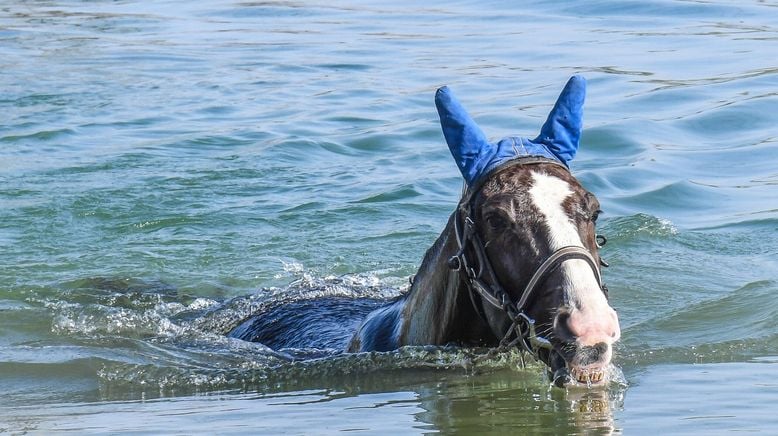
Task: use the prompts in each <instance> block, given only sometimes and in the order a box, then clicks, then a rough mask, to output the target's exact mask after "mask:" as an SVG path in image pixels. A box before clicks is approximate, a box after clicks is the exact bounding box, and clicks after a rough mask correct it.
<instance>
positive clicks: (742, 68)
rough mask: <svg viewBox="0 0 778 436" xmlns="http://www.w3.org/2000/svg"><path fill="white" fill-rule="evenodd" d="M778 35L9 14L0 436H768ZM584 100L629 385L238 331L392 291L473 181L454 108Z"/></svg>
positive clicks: (206, 4) (504, 119)
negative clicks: (282, 312)
mask: <svg viewBox="0 0 778 436" xmlns="http://www.w3.org/2000/svg"><path fill="white" fill-rule="evenodd" d="M777 40H778V9H776V5H775V4H773V3H770V2H758V1H742V2H734V1H716V2H706V3H702V2H692V1H653V2H637V1H597V2H524V3H522V4H521V5H520V6H516V5H513V6H508V5H505V4H503V2H470V1H465V2H456V3H453V4H451V3H450V2H449V3H441V2H425V3H424V4H423V5H419V4H417V3H414V2H405V1H401V2H395V3H394V4H393V5H390V6H387V5H385V4H383V3H380V2H339V3H338V4H337V5H335V6H333V5H329V4H325V3H312V2H303V3H297V2H223V1H213V0H198V1H190V2H183V3H182V2H178V1H159V2H139V1H134V0H126V1H120V2H104V1H98V2H84V1H76V0H50V1H34V2H21V1H11V2H6V3H4V4H3V5H2V6H0V55H1V56H0V113H3V114H4V115H3V116H2V117H0V250H1V251H2V255H1V256H0V404H2V406H0V407H1V409H0V431H10V432H17V433H21V432H25V431H28V432H33V433H36V432H37V433H49V432H51V431H56V430H59V431H66V430H68V431H74V432H78V433H105V432H123V431H134V432H141V433H196V432H206V431H207V432H212V431H216V430H218V431H220V432H223V433H246V432H254V433H257V432H259V433H261V432H265V433H283V432H286V433H292V434H299V433H310V432H316V433H324V434H334V433H341V432H346V431H348V432H368V433H391V434H397V433H403V434H406V433H408V434H418V433H435V432H443V433H463V434H467V433H478V434H485V433H500V434H505V433H506V432H508V433H510V432H515V433H531V432H536V433H548V434H560V433H561V434H564V433H587V434H589V433H593V434H610V433H614V432H616V433H618V432H625V433H628V434H642V433H657V432H659V433H662V434H668V433H685V434H690V433H695V434H696V433H701V432H704V433H706V434H716V433H727V432H730V431H762V432H768V433H769V432H771V431H773V430H774V429H775V427H776V424H778V418H776V416H775V413H772V409H773V408H774V407H773V405H774V398H775V392H776V383H775V382H774V380H775V379H776V376H777V375H778V365H777V364H776V356H778V321H776V320H778V308H777V307H778V306H776V305H775V304H774V296H775V295H776V292H777V291H778V278H777V277H778V261H776V260H775V259H778V236H777V235H778V232H777V231H776V230H778V195H776V185H778V170H776V164H775V163H776V158H775V153H776V152H775V150H776V145H777V144H776V142H778V139H776V138H778V137H777V136H776V132H775V125H776V116H775V114H776V113H778V97H777V94H776V89H778V88H777V85H778V80H776V79H777V78H778V74H777V73H778V66H776V62H775V59H778V44H777ZM572 74H583V75H585V76H586V77H587V79H588V83H589V90H588V96H587V103H586V115H585V120H584V127H585V130H584V134H583V139H582V147H581V150H580V152H579V155H578V157H577V158H576V161H575V162H574V165H573V172H574V174H575V175H576V176H578V177H579V179H580V180H581V181H582V182H583V184H584V185H585V186H586V187H587V188H588V189H590V190H591V191H593V192H594V193H596V194H597V195H598V197H599V199H600V201H601V203H602V205H603V210H604V211H605V213H604V214H603V215H602V218H601V224H600V230H601V232H602V233H603V234H605V235H606V236H608V238H609V242H608V245H607V246H606V247H605V249H604V251H603V256H604V257H605V258H606V259H607V260H608V261H609V262H610V264H611V265H612V266H611V268H609V269H608V270H607V271H605V279H606V281H607V282H608V285H609V288H610V290H611V299H612V304H613V306H614V307H615V308H616V309H617V310H618V312H619V314H620V319H621V324H622V331H623V334H622V341H621V343H620V345H619V346H618V348H617V356H616V359H615V363H616V364H617V366H618V367H619V368H620V370H621V371H622V372H623V374H624V378H625V381H626V383H627V384H628V385H629V387H625V386H624V385H623V384H619V383H616V384H613V385H612V386H611V387H610V388H609V389H608V390H605V391H587V390H583V391H564V390H560V389H553V388H550V387H549V386H548V382H547V380H546V379H545V378H544V376H543V371H542V368H541V367H540V366H538V365H532V364H531V365H529V366H527V367H526V368H522V367H521V365H520V363H521V361H520V359H519V358H518V356H516V355H508V356H503V357H501V358H499V359H496V360H491V361H486V362H482V361H480V360H479V359H478V356H477V353H476V354H474V353H475V352H474V351H473V352H471V351H467V350H455V349H447V348H442V349H436V348H428V347H420V348H410V349H405V350H401V351H399V352H395V353H374V354H369V355H362V356H344V355H339V354H337V353H335V352H334V351H332V350H330V351H326V350H325V352H321V351H316V350H287V351H285V352H274V351H272V350H269V349H267V348H266V347H263V346H262V345H261V344H247V343H243V342H241V341H237V340H233V339H228V338H226V337H225V336H224V332H226V331H227V330H228V329H229V328H230V327H231V326H234V325H235V323H236V322H238V321H239V320H240V319H241V318H242V317H245V316H246V315H247V314H249V313H252V311H255V310H257V309H258V308H261V307H262V305H263V304H268V302H271V301H295V300H296V299H299V298H307V297H310V296H355V295H356V296H364V297H371V298H390V297H392V296H395V295H397V294H398V293H399V292H402V290H404V289H405V287H406V286H407V279H408V276H409V275H411V274H413V273H414V272H415V269H416V268H417V267H418V265H419V262H420V260H421V257H422V255H423V253H424V251H425V250H426V248H427V247H429V246H430V244H431V243H432V242H433V241H434V240H435V238H436V237H437V235H438V233H439V232H440V231H441V230H442V228H443V225H444V223H445V221H446V219H447V217H448V215H449V214H450V213H451V211H452V210H453V208H454V205H455V203H456V201H457V198H458V195H459V190H460V187H461V181H460V176H459V174H458V171H457V169H456V167H455V165H454V162H453V161H452V159H451V158H450V156H449V153H448V151H447V149H446V147H445V143H444V141H443V138H442V135H441V133H440V130H439V125H438V121H437V113H436V111H435V108H434V105H433V102H432V98H433V93H434V90H435V89H436V88H437V87H439V86H441V85H444V84H447V85H449V86H451V87H452V88H453V89H454V90H455V91H456V92H457V95H458V96H459V97H460V99H461V100H463V101H464V102H466V104H467V106H468V108H469V110H470V111H471V112H472V114H473V116H474V117H475V118H476V119H477V120H478V122H479V123H480V124H481V125H482V126H483V128H484V129H485V130H486V131H487V132H488V134H489V135H490V136H493V137H500V136H504V135H508V134H517V133H518V134H522V135H526V136H532V135H534V134H535V133H536V132H537V130H538V129H539V126H540V124H541V123H542V121H543V119H544V117H545V115H546V114H547V112H548V110H549V107H550V105H551V104H552V103H553V101H554V98H555V97H556V95H557V93H558V91H559V89H560V88H561V86H563V84H564V82H565V81H566V80H567V78H568V77H569V76H570V75H572ZM306 353H308V354H306Z"/></svg>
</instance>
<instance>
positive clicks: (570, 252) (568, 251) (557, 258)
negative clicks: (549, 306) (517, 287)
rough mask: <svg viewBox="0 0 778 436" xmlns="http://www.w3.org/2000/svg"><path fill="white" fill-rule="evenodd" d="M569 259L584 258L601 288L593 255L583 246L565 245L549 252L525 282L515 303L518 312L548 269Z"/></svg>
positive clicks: (600, 278)
mask: <svg viewBox="0 0 778 436" xmlns="http://www.w3.org/2000/svg"><path fill="white" fill-rule="evenodd" d="M571 259H581V260H585V261H586V263H588V264H589V266H590V267H591V268H592V271H593V272H594V277H595V278H597V285H598V286H599V287H600V288H602V276H601V275H600V270H599V268H597V261H595V260H594V257H593V256H592V254H591V253H589V250H587V249H585V248H583V247H577V246H572V245H571V246H567V247H562V248H560V249H558V250H556V251H554V252H553V253H551V256H549V257H548V258H547V259H546V260H545V261H543V263H542V264H540V266H539V267H538V269H537V270H535V274H533V275H532V278H531V279H530V280H529V282H528V283H527V286H526V287H525V288H524V292H522V294H521V298H520V299H519V301H518V303H516V309H518V310H519V312H524V308H525V306H526V305H527V301H529V298H530V297H531V296H532V293H533V292H534V291H535V288H536V287H537V286H538V284H539V283H540V282H541V281H542V280H543V279H544V278H545V276H546V274H547V273H548V272H550V271H552V270H553V269H554V268H555V267H556V266H557V265H559V264H561V263H562V262H564V261H566V260H571Z"/></svg>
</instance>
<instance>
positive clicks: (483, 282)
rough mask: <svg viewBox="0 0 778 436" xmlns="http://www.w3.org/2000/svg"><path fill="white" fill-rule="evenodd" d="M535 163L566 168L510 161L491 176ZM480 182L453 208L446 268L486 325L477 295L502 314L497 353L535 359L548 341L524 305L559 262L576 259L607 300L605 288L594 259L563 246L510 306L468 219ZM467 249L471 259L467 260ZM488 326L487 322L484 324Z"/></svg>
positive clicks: (602, 240)
mask: <svg viewBox="0 0 778 436" xmlns="http://www.w3.org/2000/svg"><path fill="white" fill-rule="evenodd" d="M539 163H551V164H555V165H559V166H560V167H562V168H565V170H567V167H565V166H563V165H562V164H560V163H559V162H557V161H554V160H551V159H546V158H539V157H538V158H536V157H527V158H520V159H514V160H511V161H509V162H507V163H506V164H505V165H503V166H501V167H498V168H497V169H495V170H494V171H493V172H492V174H496V173H498V172H501V171H504V170H506V169H507V168H509V167H513V166H515V165H532V164H539ZM483 183H484V182H483V181H482V182H481V183H480V184H478V185H476V186H474V187H473V188H471V189H467V190H466V191H465V192H464V193H463V196H462V200H461V201H460V203H459V207H457V212H456V216H455V218H454V233H455V234H456V238H457V245H458V248H459V249H458V251H457V253H456V254H455V255H454V256H452V257H451V258H449V260H448V266H449V268H450V269H451V270H453V271H458V272H459V273H460V274H462V276H463V279H464V281H465V283H466V284H467V288H468V289H469V291H470V292H469V294H470V299H471V301H472V303H473V306H474V307H475V309H476V313H478V314H479V316H481V318H482V319H483V320H484V321H485V322H486V316H485V314H484V313H483V308H482V307H479V305H478V304H476V295H478V296H479V297H480V298H481V300H482V301H486V302H487V303H489V304H491V305H492V306H494V307H495V308H497V309H500V310H501V311H503V312H504V313H505V314H506V316H507V317H508V319H509V320H510V322H511V325H510V327H509V328H508V331H507V332H506V333H505V335H504V336H503V338H502V339H501V340H500V345H499V346H498V349H500V350H504V349H508V348H512V347H514V346H521V348H523V349H524V350H525V351H527V352H528V353H529V354H530V355H532V356H534V357H535V358H536V359H537V358H538V351H539V350H541V349H546V350H551V349H552V348H553V347H552V344H551V341H549V340H548V339H546V338H544V337H543V336H539V335H538V334H537V332H536V331H535V320H534V319H532V318H531V317H530V316H529V315H528V314H527V302H528V301H529V300H530V298H531V297H532V295H533V294H534V293H535V291H536V290H537V288H538V285H539V284H540V283H542V282H543V280H544V279H545V278H546V277H547V276H548V275H549V274H550V273H551V272H552V271H553V270H555V269H556V268H557V267H558V266H559V265H561V264H562V262H564V261H566V260H571V259H580V260H584V261H586V263H587V264H588V265H589V266H590V267H591V269H592V271H593V272H594V276H595V278H596V279H597V284H598V285H599V286H600V289H602V291H603V293H605V296H606V297H607V296H608V288H607V287H606V286H605V284H604V283H603V282H602V276H601V274H600V269H599V268H598V261H596V260H595V259H594V256H592V254H591V253H590V252H589V250H587V249H586V248H583V247H577V246H567V247H562V248H560V249H558V250H556V251H554V252H553V253H551V255H549V256H548V257H547V258H546V259H545V260H544V261H543V263H541V264H540V266H538V268H537V269H536V270H535V272H534V273H533V274H532V277H531V278H530V280H529V282H527V285H526V286H525V287H524V290H523V292H522V293H521V296H520V298H519V299H518V301H516V302H514V301H513V300H512V299H511V298H510V296H509V295H508V293H507V292H505V290H504V289H503V288H502V286H501V285H500V282H499V280H498V279H497V276H496V275H495V273H494V269H493V268H492V264H491V262H490V261H489V257H488V256H487V254H486V248H485V246H484V244H483V243H482V242H481V238H480V236H479V235H478V232H477V231H476V228H475V222H474V221H473V219H472V216H474V213H473V212H474V211H473V199H474V198H475V196H476V194H477V193H478V192H479V191H480V189H481V187H482V185H483ZM605 241H606V239H605V238H604V237H603V236H600V235H597V244H598V246H602V245H605ZM468 248H470V250H469V251H470V252H472V253H473V254H474V255H475V257H474V258H472V259H469V258H468ZM599 263H600V264H601V265H603V266H607V264H606V263H605V262H603V261H602V260H600V261H599ZM487 325H488V322H487Z"/></svg>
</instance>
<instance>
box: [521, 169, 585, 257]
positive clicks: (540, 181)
mask: <svg viewBox="0 0 778 436" xmlns="http://www.w3.org/2000/svg"><path fill="white" fill-rule="evenodd" d="M532 180H533V186H532V188H530V190H529V194H530V197H531V199H532V203H533V204H534V206H535V208H536V209H537V210H538V212H539V213H540V215H541V216H542V217H543V221H544V222H545V224H546V226H547V228H548V231H549V239H550V241H549V244H550V248H551V249H552V250H558V249H560V248H562V247H565V246H583V244H582V241H581V237H580V235H579V234H578V228H577V226H576V225H574V223H573V220H572V217H571V216H570V215H569V214H570V204H569V199H570V198H571V197H573V196H574V194H575V193H576V191H578V190H579V188H578V187H577V186H575V185H573V184H572V183H570V181H569V180H565V179H562V178H560V177H556V176H553V175H550V174H546V173H541V172H533V173H532Z"/></svg>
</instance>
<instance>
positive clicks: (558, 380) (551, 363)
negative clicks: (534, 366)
mask: <svg viewBox="0 0 778 436" xmlns="http://www.w3.org/2000/svg"><path fill="white" fill-rule="evenodd" d="M546 364H547V365H548V367H549V375H550V377H551V382H552V383H553V384H554V386H557V387H560V388H564V387H572V386H585V387H594V386H599V385H605V382H606V379H607V368H608V365H605V364H601V365H600V364H595V365H586V366H581V365H576V364H574V363H571V362H568V361H567V360H565V359H564V358H563V357H562V355H561V354H559V353H558V352H557V351H556V350H554V351H551V353H550V355H549V356H548V361H547V362H546Z"/></svg>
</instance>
